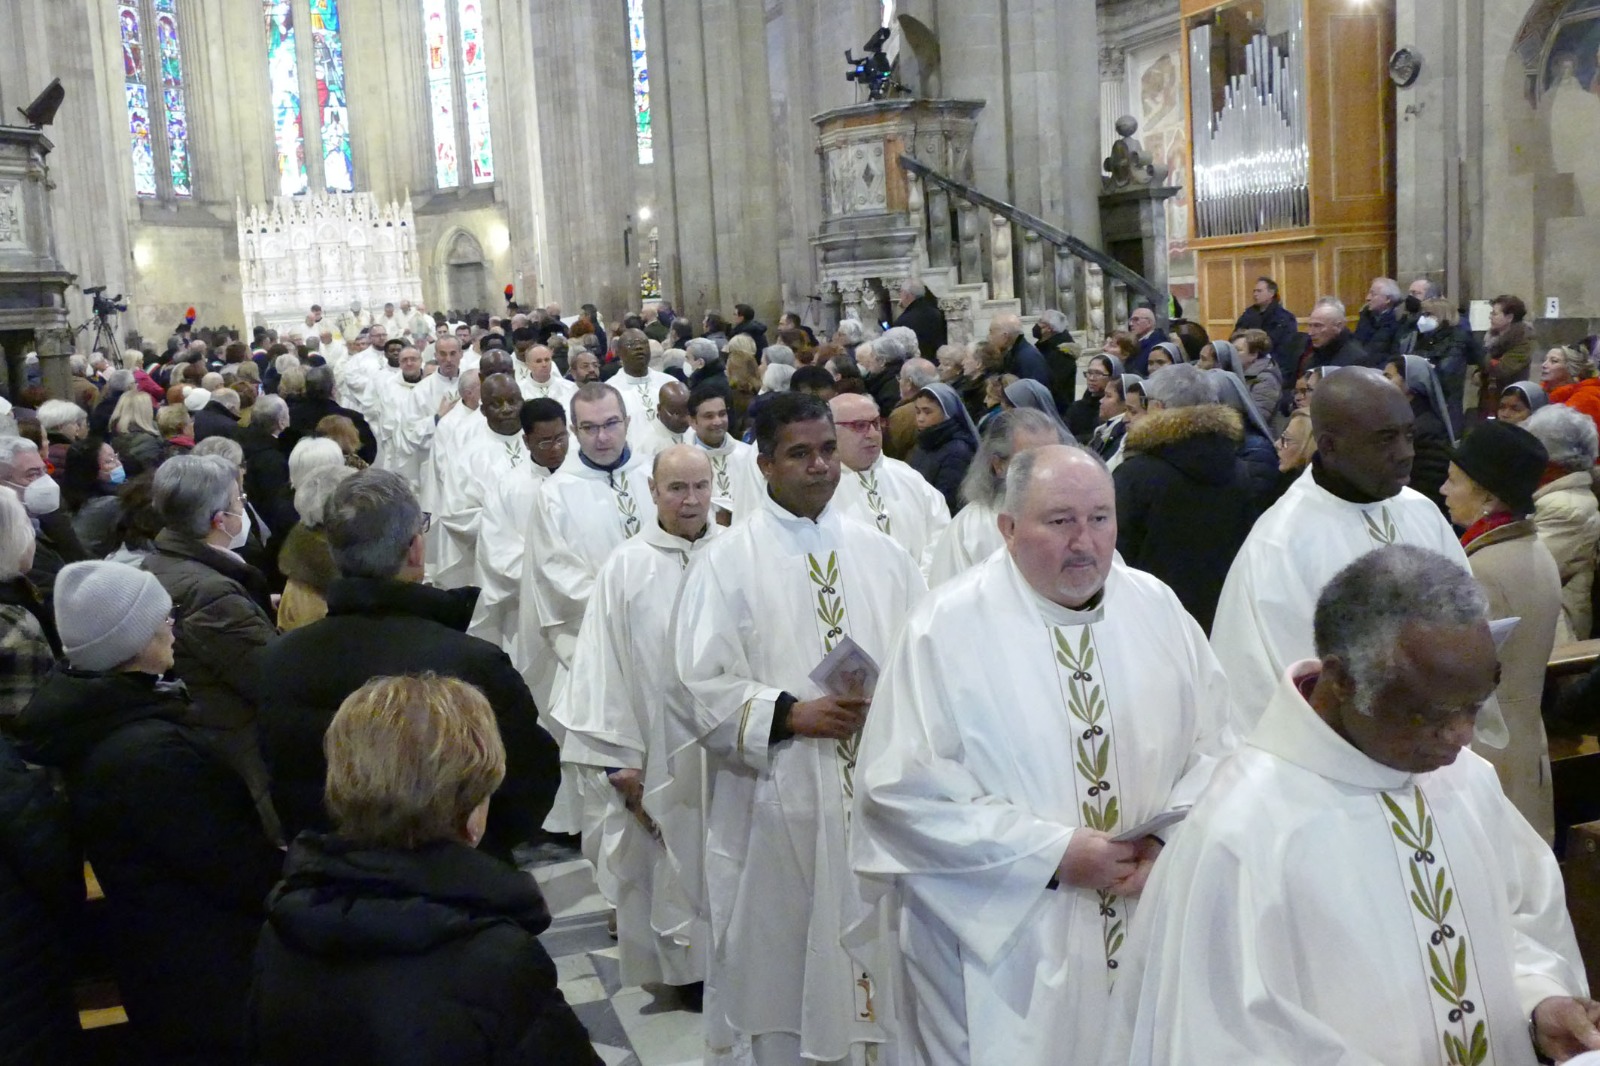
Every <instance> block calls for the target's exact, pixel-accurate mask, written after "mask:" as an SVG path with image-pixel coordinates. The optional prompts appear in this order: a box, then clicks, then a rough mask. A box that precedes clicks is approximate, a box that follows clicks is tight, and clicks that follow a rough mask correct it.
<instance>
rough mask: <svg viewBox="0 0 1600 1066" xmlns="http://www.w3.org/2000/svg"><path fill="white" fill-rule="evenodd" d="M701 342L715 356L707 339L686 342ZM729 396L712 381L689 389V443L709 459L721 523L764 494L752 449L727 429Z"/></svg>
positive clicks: (751, 507)
mask: <svg viewBox="0 0 1600 1066" xmlns="http://www.w3.org/2000/svg"><path fill="white" fill-rule="evenodd" d="M702 341H703V342H704V344H705V345H706V346H707V347H708V348H710V349H711V355H712V357H713V358H715V357H716V346H715V345H713V344H712V343H711V342H710V341H706V340H704V338H701V337H696V338H695V339H694V340H692V341H690V342H689V343H690V345H694V344H695V343H697V342H702ZM731 396H732V394H731V393H730V392H729V390H728V387H727V386H726V385H722V384H717V383H712V382H706V383H705V384H701V385H697V386H695V387H694V388H693V389H692V390H690V392H689V420H690V423H691V425H690V428H689V434H688V437H689V443H690V444H692V445H693V446H694V447H696V448H699V449H701V450H702V451H704V452H705V453H706V457H707V458H709V459H710V460H711V477H712V497H711V502H712V503H714V504H715V505H716V507H717V510H718V511H719V512H721V513H722V514H723V515H725V516H727V517H726V518H725V519H719V521H721V522H722V524H723V525H727V524H728V521H729V520H732V519H733V518H735V517H738V516H740V515H741V514H742V515H749V514H751V513H753V512H754V511H755V509H756V507H757V506H758V505H759V504H760V503H761V500H762V499H763V498H764V497H765V496H766V494H767V479H766V477H765V476H764V475H763V474H762V473H761V469H760V467H758V466H757V465H756V450H755V448H754V447H753V446H751V445H749V444H746V443H745V442H744V441H742V440H740V439H739V438H737V437H735V436H734V435H733V434H731V433H729V432H728V400H729V399H730V398H731Z"/></svg>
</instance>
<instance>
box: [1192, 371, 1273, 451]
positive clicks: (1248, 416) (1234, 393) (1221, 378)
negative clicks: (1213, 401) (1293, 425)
mask: <svg viewBox="0 0 1600 1066" xmlns="http://www.w3.org/2000/svg"><path fill="white" fill-rule="evenodd" d="M1206 373H1208V374H1210V375H1211V376H1212V377H1214V378H1215V379H1216V383H1217V402H1218V403H1223V404H1227V405H1228V406H1229V407H1231V408H1233V409H1234V410H1235V411H1238V412H1239V413H1240V414H1241V415H1243V416H1244V420H1245V422H1247V423H1248V424H1249V425H1251V426H1254V427H1255V430H1256V432H1257V433H1259V434H1261V435H1262V436H1263V437H1265V438H1267V439H1268V440H1276V439H1277V438H1276V437H1274V436H1273V435H1272V428H1271V427H1270V426H1268V425H1267V420H1266V419H1264V418H1262V417H1261V412H1260V411H1259V410H1258V409H1257V408H1256V405H1255V401H1254V400H1252V399H1250V386H1248V385H1246V384H1245V383H1244V378H1242V377H1240V376H1239V375H1238V374H1236V373H1235V372H1233V371H1232V370H1224V369H1222V367H1220V366H1217V367H1213V368H1211V369H1210V370H1208V371H1206Z"/></svg>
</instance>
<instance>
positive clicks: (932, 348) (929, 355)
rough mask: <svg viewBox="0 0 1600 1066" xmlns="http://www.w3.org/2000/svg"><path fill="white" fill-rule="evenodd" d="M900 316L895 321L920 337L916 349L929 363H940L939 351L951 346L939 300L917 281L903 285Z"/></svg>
mask: <svg viewBox="0 0 1600 1066" xmlns="http://www.w3.org/2000/svg"><path fill="white" fill-rule="evenodd" d="M898 305H899V307H900V315H899V317H898V318H896V319H895V320H894V324H895V325H897V326H904V327H906V328H907V329H909V330H910V331H911V332H913V333H915V334H916V335H917V349H918V350H919V351H920V352H921V354H922V358H924V359H926V360H928V361H929V362H930V363H937V362H938V361H939V349H940V348H941V347H943V346H944V345H945V344H947V343H948V342H949V339H950V328H949V326H948V325H947V324H946V322H945V319H944V312H943V311H941V310H940V309H939V300H938V297H936V296H934V295H933V293H931V292H929V291H928V287H927V286H926V285H924V284H923V283H922V282H920V281H917V280H915V279H908V280H906V281H903V282H901V283H900V297H899V300H898Z"/></svg>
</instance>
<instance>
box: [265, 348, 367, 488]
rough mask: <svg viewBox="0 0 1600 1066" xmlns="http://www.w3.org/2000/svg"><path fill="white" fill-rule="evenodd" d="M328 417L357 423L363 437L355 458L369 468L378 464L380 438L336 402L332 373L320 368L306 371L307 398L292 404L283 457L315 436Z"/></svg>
mask: <svg viewBox="0 0 1600 1066" xmlns="http://www.w3.org/2000/svg"><path fill="white" fill-rule="evenodd" d="M329 415H344V417H346V418H348V419H349V420H350V421H351V422H354V423H355V427H356V432H357V433H358V434H360V436H361V450H360V451H359V452H357V453H356V454H357V455H359V456H361V458H363V459H365V460H366V461H367V462H368V464H371V463H375V462H377V461H378V438H376V437H374V436H373V435H372V427H371V426H369V425H367V420H366V419H365V418H362V417H361V416H360V415H359V414H357V413H356V412H355V411H352V410H350V408H348V407H340V406H339V404H338V403H337V402H335V400H334V398H333V371H332V369H330V368H328V367H320V366H319V367H313V368H312V369H310V370H307V371H306V394H305V395H304V396H302V397H300V398H299V399H297V400H295V401H293V402H292V403H290V404H289V428H288V429H287V430H286V431H284V434H283V436H284V445H283V446H284V453H285V454H287V453H288V452H290V451H293V450H294V446H295V444H296V443H297V442H298V441H299V440H300V438H301V437H314V436H316V430H317V423H318V422H321V421H322V420H323V419H324V418H327V417H328V416H329Z"/></svg>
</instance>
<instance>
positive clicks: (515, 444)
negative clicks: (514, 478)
mask: <svg viewBox="0 0 1600 1066" xmlns="http://www.w3.org/2000/svg"><path fill="white" fill-rule="evenodd" d="M521 444H522V442H521V441H520V440H515V439H513V440H512V441H511V443H509V444H507V445H506V458H507V459H509V460H510V461H511V469H513V470H515V469H516V468H517V464H518V463H520V462H522V453H523V449H522V447H521Z"/></svg>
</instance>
